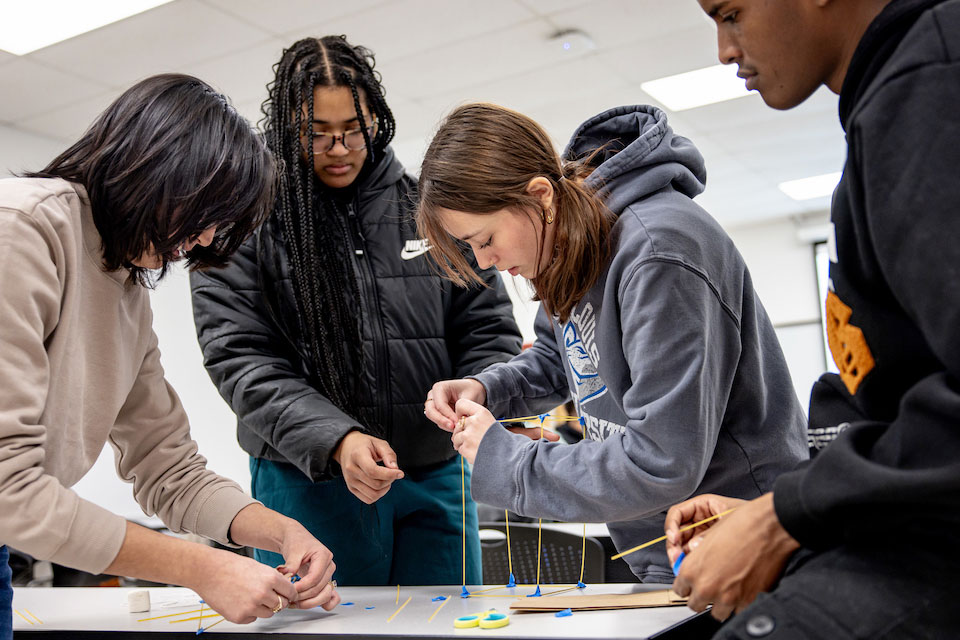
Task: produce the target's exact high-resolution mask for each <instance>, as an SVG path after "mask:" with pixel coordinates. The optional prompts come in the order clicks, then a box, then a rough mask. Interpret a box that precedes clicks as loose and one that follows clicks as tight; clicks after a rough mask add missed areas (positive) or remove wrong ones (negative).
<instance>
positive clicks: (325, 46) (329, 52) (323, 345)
mask: <svg viewBox="0 0 960 640" xmlns="http://www.w3.org/2000/svg"><path fill="white" fill-rule="evenodd" d="M375 65H376V61H375V59H374V55H373V53H372V52H371V51H370V50H369V49H366V48H365V47H362V46H355V45H352V44H350V43H349V42H348V41H347V39H346V36H342V35H339V36H337V35H330V36H324V37H322V38H304V39H302V40H298V41H297V42H295V43H293V44H292V45H291V46H290V48H288V49H286V50H284V52H283V55H282V56H281V58H280V61H279V62H278V63H277V64H276V65H275V67H274V73H275V77H274V80H273V82H271V83H270V85H268V87H267V90H268V92H269V96H268V98H267V100H266V101H265V102H264V103H263V107H262V108H263V114H264V118H263V120H262V121H261V122H262V126H263V130H264V133H265V135H266V139H267V145H268V146H269V147H270V150H271V151H272V152H273V154H274V157H275V158H276V160H277V163H278V165H279V166H280V167H281V170H280V176H279V178H280V179H279V184H278V192H277V201H276V205H275V207H274V214H275V215H276V217H277V220H278V222H279V224H280V228H281V230H282V233H283V237H284V240H285V242H286V248H287V255H288V256H289V258H290V263H291V265H292V267H293V269H292V271H293V290H294V294H295V296H296V299H297V304H298V307H299V310H300V324H301V327H302V328H303V330H304V334H305V337H306V342H307V344H308V346H309V348H310V352H311V356H312V358H313V360H314V363H315V365H316V366H317V367H318V369H319V372H320V375H319V376H318V379H319V384H320V386H321V388H322V389H321V390H322V391H323V393H324V394H325V395H326V396H327V397H328V398H329V399H330V400H331V401H332V402H333V403H334V404H335V405H337V406H338V407H339V408H340V409H341V410H343V411H345V412H347V413H351V412H353V408H354V406H355V405H356V404H357V388H356V382H357V380H359V378H360V376H355V378H356V379H355V380H354V381H352V382H351V381H349V380H348V379H347V376H345V375H344V372H345V371H349V370H350V369H351V367H349V366H348V364H351V365H353V366H354V367H357V366H362V365H357V364H356V363H362V362H363V361H364V358H365V356H364V352H363V345H362V339H361V327H362V323H363V318H362V317H361V316H360V315H358V314H359V313H360V306H359V305H357V306H355V307H354V306H351V304H350V300H351V299H352V300H356V299H359V298H360V295H361V294H360V284H359V282H358V281H357V276H356V273H355V271H354V269H353V266H352V264H351V263H350V260H349V256H345V255H342V254H343V253H344V252H343V251H342V249H341V248H342V247H344V246H349V243H350V242H351V240H350V239H349V234H350V229H349V226H348V221H347V212H346V210H345V209H344V204H343V203H342V202H341V201H340V200H339V199H338V198H337V197H336V196H335V195H334V194H333V193H332V192H331V190H330V189H329V188H328V187H326V186H325V185H323V183H322V182H320V180H319V178H317V177H316V175H315V174H314V153H313V144H312V142H313V141H312V139H311V140H310V141H309V142H310V143H309V144H306V145H304V144H302V142H301V139H300V135H301V132H302V131H306V132H307V133H308V134H309V135H310V137H311V138H312V136H313V127H312V126H309V123H310V122H312V120H313V117H314V115H313V114H314V89H315V88H317V87H345V88H348V89H350V92H351V93H352V94H353V102H354V108H355V109H356V114H357V120H358V122H359V123H360V127H361V128H362V129H363V131H364V141H365V142H366V147H367V157H366V160H365V162H364V168H363V170H362V171H361V173H360V175H359V177H358V178H357V180H360V179H362V178H363V177H364V176H365V175H366V174H367V172H369V171H370V169H371V168H372V167H373V166H375V165H376V164H377V163H379V162H380V160H381V159H382V158H383V157H384V154H385V150H386V148H387V145H388V144H389V143H390V141H391V140H392V139H393V135H394V132H395V130H396V121H395V120H394V117H393V113H392V112H391V111H390V108H389V107H388V106H387V103H386V100H385V99H384V96H385V91H384V88H383V86H382V84H381V77H380V73H379V72H377V71H375V70H374V67H375ZM361 106H366V107H367V108H368V109H369V111H370V113H372V115H373V117H375V118H376V120H377V123H378V124H377V130H376V133H375V134H374V135H373V137H372V138H371V137H370V136H369V135H368V134H367V131H366V129H367V126H369V124H370V123H368V122H367V121H366V118H365V116H364V114H363V109H362V108H361ZM365 422H366V426H370V427H373V428H376V426H375V425H374V424H373V422H374V420H373V419H372V418H371V419H368V420H366V421H365Z"/></svg>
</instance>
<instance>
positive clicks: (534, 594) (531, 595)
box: [527, 585, 543, 598]
mask: <svg viewBox="0 0 960 640" xmlns="http://www.w3.org/2000/svg"><path fill="white" fill-rule="evenodd" d="M541 595H543V594H541V593H540V585H537V590H536V591H534V592H533V593H531V594H528V595H527V597H528V598H539V597H540V596H541Z"/></svg>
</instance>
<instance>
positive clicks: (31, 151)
mask: <svg viewBox="0 0 960 640" xmlns="http://www.w3.org/2000/svg"><path fill="white" fill-rule="evenodd" d="M67 146H69V145H66V144H64V143H63V142H60V141H58V140H54V139H53V138H47V137H44V136H38V135H36V134H33V133H26V132H24V131H20V130H19V129H13V128H11V127H8V126H5V125H3V124H0V177H6V176H7V175H8V174H13V173H20V172H22V171H37V170H39V169H42V168H43V167H45V166H47V163H48V162H49V161H50V160H53V159H54V158H55V157H56V156H57V154H59V153H60V152H61V151H63V150H64V149H66V148H67Z"/></svg>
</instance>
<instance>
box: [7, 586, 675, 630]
mask: <svg viewBox="0 0 960 640" xmlns="http://www.w3.org/2000/svg"><path fill="white" fill-rule="evenodd" d="M481 588H483V587H468V589H470V590H471V591H477V590H479V589H481ZM656 588H662V587H660V586H657V585H641V584H597V585H588V586H587V587H586V588H585V589H583V590H579V591H568V592H566V593H564V594H563V595H575V594H577V593H582V594H583V595H590V594H594V595H595V594H602V593H631V592H635V591H643V590H649V589H656ZM541 589H542V591H543V592H544V593H547V592H549V591H551V590H553V589H554V588H553V587H550V586H549V585H543V586H542V587H541ZM130 591H132V589H126V588H85V587H69V588H17V589H15V590H14V597H13V608H14V610H15V613H14V616H13V628H14V632H15V637H16V639H17V640H20V639H23V640H30V639H31V638H36V639H41V638H43V639H45V638H71V639H78V638H79V639H83V638H101V637H108V638H109V637H121V636H122V637H124V638H141V637H144V638H156V637H157V636H158V634H159V635H160V636H164V635H165V636H166V637H176V636H180V637H183V638H186V637H188V636H193V637H195V635H196V630H197V621H195V620H194V621H191V622H174V623H171V622H170V620H179V619H181V618H188V617H193V616H195V615H197V614H195V613H194V614H186V615H182V616H173V617H168V618H161V619H158V620H150V621H146V622H140V621H139V620H141V619H143V618H152V617H155V616H160V615H164V614H168V613H179V612H189V611H194V610H196V609H198V608H199V604H198V603H199V598H198V597H197V596H196V594H194V593H193V592H192V591H190V590H188V589H183V588H156V589H150V590H149V591H150V599H151V605H152V607H151V611H150V612H149V613H129V612H128V606H127V595H128V593H129V592H130ZM339 591H340V595H341V597H342V599H343V602H344V603H347V602H352V603H353V604H352V605H346V604H341V605H340V606H338V607H337V608H336V609H334V610H333V611H332V612H326V611H323V610H322V609H319V608H318V609H312V610H308V611H300V610H295V609H287V610H285V611H281V612H280V613H279V614H277V615H276V616H274V617H273V618H268V619H261V620H257V621H256V622H254V623H252V624H248V625H235V624H232V623H230V622H226V621H224V622H221V623H219V624H217V625H216V626H215V627H213V628H211V629H210V630H209V632H205V635H206V633H209V634H211V635H212V634H222V635H224V636H226V637H235V638H242V639H243V640H249V639H251V638H258V637H274V636H275V634H289V635H298V636H299V637H301V638H327V639H329V638H356V637H398V636H400V637H418V638H458V637H476V638H583V639H586V638H604V639H610V638H627V637H629V638H646V637H648V636H650V635H652V634H654V633H657V632H658V631H661V630H663V629H666V628H668V627H670V626H672V625H674V624H676V623H678V622H680V621H682V620H684V619H686V618H689V617H690V616H692V615H693V612H692V611H690V610H689V609H688V608H686V607H683V606H680V607H668V608H657V609H623V610H613V611H577V612H574V613H573V615H571V616H567V617H559V618H558V617H556V616H555V615H554V614H553V613H526V614H521V613H510V611H509V606H510V603H511V602H513V601H514V600H515V599H516V597H518V596H525V595H526V594H528V593H531V592H532V589H529V588H521V589H505V588H504V589H500V590H498V591H495V592H490V593H495V594H504V596H505V597H498V598H489V597H483V598H481V597H473V598H468V599H463V598H461V597H460V587H459V586H457V587H450V586H446V587H443V586H431V587H403V586H401V587H400V598H399V603H398V602H397V589H396V587H341V588H340V589H339ZM511 593H512V594H513V595H510V594H511ZM437 596H448V598H449V600H448V601H447V603H446V605H444V607H443V608H442V609H440V611H439V612H438V613H437V614H436V616H434V617H433V620H432V621H431V620H430V617H431V616H432V615H433V614H434V612H435V611H436V610H437V607H438V606H439V605H440V604H442V601H433V600H432V599H433V598H435V597H437ZM408 597H409V598H411V600H410V602H409V603H408V604H407V605H406V606H405V607H404V608H403V609H402V610H400V611H399V613H396V612H397V610H398V609H399V608H400V605H402V604H403V603H404V602H406V600H407V598H408ZM548 597H549V596H548ZM490 608H496V609H497V610H498V611H499V612H501V613H509V614H510V624H509V625H508V626H506V627H503V628H501V629H476V628H474V629H455V628H454V627H453V621H454V619H455V618H457V617H459V616H464V615H469V614H472V613H478V612H481V611H484V610H487V609H490ZM26 611H29V612H30V613H31V614H33V615H34V616H36V618H37V619H39V620H40V621H41V622H42V624H40V623H34V624H29V623H28V622H26V621H25V620H24V619H23V618H21V617H20V615H18V613H17V612H24V613H25V612H26ZM395 613H396V615H394V614H395ZM25 616H26V617H28V618H29V616H28V615H26V614H25ZM391 616H393V618H392V620H389V621H388V619H389V618H391ZM219 619H220V618H209V619H204V620H203V621H202V622H203V625H204V627H208V626H210V625H211V624H213V623H214V622H215V621H216V620H219ZM111 632H113V633H111Z"/></svg>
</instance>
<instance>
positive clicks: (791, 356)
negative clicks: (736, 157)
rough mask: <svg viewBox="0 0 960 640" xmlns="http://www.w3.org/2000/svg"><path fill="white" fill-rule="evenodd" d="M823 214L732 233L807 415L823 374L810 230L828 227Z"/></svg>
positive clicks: (759, 225) (730, 231)
mask: <svg viewBox="0 0 960 640" xmlns="http://www.w3.org/2000/svg"><path fill="white" fill-rule="evenodd" d="M827 216H828V214H827V212H825V211H824V212H820V213H818V214H812V215H808V216H805V217H804V218H803V219H802V221H796V220H794V219H791V218H782V219H779V220H773V221H769V222H763V223H759V224H752V225H748V226H742V227H731V228H729V229H727V233H728V234H729V235H730V237H731V238H733V241H734V243H735V244H736V245H737V248H739V249H740V253H741V254H742V255H743V259H744V260H745V261H746V263H747V267H748V268H749V269H750V275H751V276H752V278H753V285H754V288H755V289H756V291H757V294H758V295H759V296H760V300H761V302H762V303H763V306H764V308H765V309H766V310H767V315H769V316H770V321H771V322H772V323H773V326H774V328H775V329H776V331H777V337H778V338H779V339H780V344H781V346H782V347H783V352H784V355H785V356H786V358H787V366H788V367H789V368H790V375H791V377H792V378H793V386H794V389H795V390H796V392H797V397H798V398H799V399H800V404H801V406H803V407H804V410H806V408H807V405H808V404H809V400H810V388H811V387H812V386H813V383H814V381H815V380H816V379H817V378H819V377H820V375H821V374H822V373H823V372H824V371H825V370H826V358H825V354H824V348H823V336H822V328H821V325H820V308H821V305H822V301H821V300H820V293H819V291H818V288H817V275H816V266H815V264H814V251H813V238H812V237H811V235H810V234H809V233H808V230H809V229H811V228H814V227H816V226H817V224H818V223H825V222H826V221H827Z"/></svg>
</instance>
